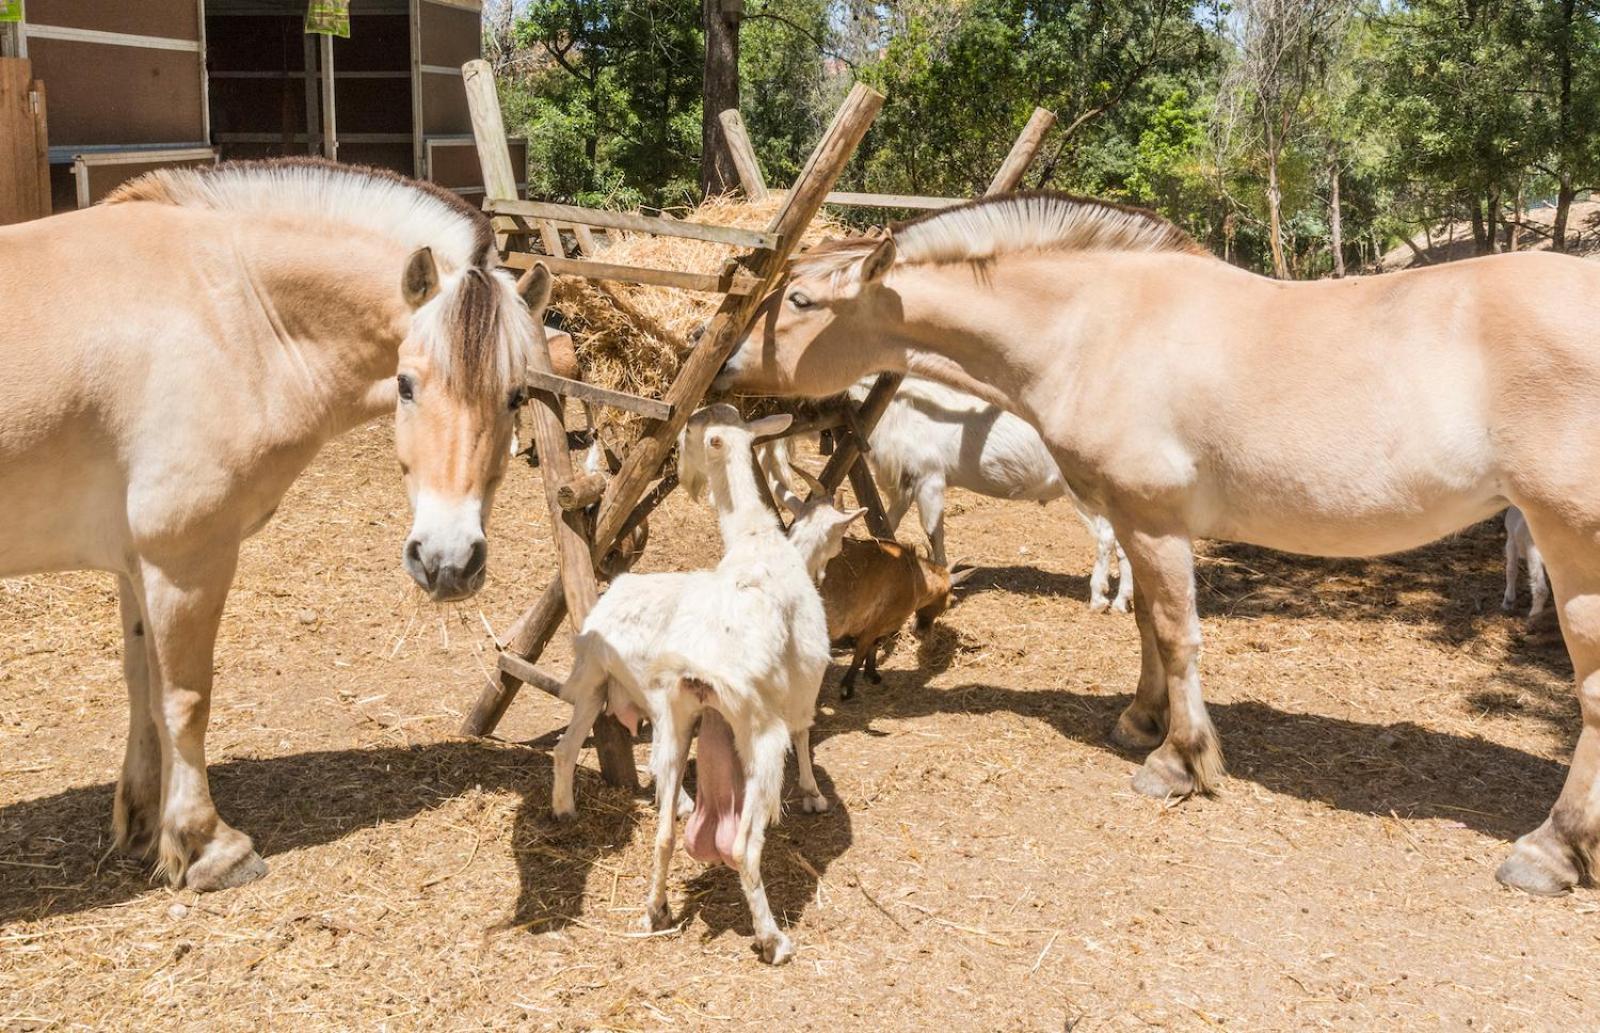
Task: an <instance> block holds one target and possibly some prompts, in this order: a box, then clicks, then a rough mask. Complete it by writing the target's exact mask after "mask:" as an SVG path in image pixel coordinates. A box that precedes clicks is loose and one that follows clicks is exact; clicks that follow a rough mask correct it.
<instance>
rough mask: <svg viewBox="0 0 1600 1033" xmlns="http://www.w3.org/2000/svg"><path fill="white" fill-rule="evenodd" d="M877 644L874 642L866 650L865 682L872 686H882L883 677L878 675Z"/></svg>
mask: <svg viewBox="0 0 1600 1033" xmlns="http://www.w3.org/2000/svg"><path fill="white" fill-rule="evenodd" d="M879 644H880V643H878V642H874V643H873V644H872V646H871V648H869V649H868V650H867V680H868V681H870V682H871V683H872V684H874V685H882V684H883V675H881V674H879V673H878V646H879Z"/></svg>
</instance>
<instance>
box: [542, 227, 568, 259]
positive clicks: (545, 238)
mask: <svg viewBox="0 0 1600 1033" xmlns="http://www.w3.org/2000/svg"><path fill="white" fill-rule="evenodd" d="M539 243H541V244H543V245H544V252H545V254H546V255H548V256H550V257H551V258H565V257H567V251H566V248H564V247H562V246H561V231H560V230H558V229H556V224H555V223H553V222H551V221H550V220H549V219H540V220H539Z"/></svg>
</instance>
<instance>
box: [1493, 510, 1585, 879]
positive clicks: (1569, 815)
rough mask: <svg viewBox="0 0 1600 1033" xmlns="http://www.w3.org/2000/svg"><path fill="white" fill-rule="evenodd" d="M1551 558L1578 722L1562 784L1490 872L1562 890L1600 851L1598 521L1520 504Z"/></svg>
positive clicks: (1542, 546) (1580, 875)
mask: <svg viewBox="0 0 1600 1033" xmlns="http://www.w3.org/2000/svg"><path fill="white" fill-rule="evenodd" d="M1522 509H1523V513H1524V514H1525V515H1526V516H1527V518H1528V523H1529V526H1530V527H1531V528H1532V529H1533V530H1534V532H1535V533H1536V535H1537V538H1538V541H1539V543H1540V546H1541V548H1542V549H1543V551H1544V556H1545V558H1546V559H1547V560H1548V561H1549V571H1550V581H1551V584H1552V587H1553V588H1554V589H1555V602H1556V616H1557V617H1558V618H1559V619H1560V621H1561V633H1562V637H1563V638H1564V639H1565V640H1566V644H1567V653H1568V654H1569V655H1570V656H1571V658H1572V669H1573V674H1574V677H1575V680H1576V682H1577V689H1578V709H1579V711H1580V713H1581V715H1582V720H1583V727H1582V731H1581V732H1580V733H1579V734H1578V744H1577V747H1576V748H1575V749H1574V750H1573V752H1572V764H1571V766H1570V767H1569V768H1568V769H1567V780H1566V783H1565V784H1564V785H1563V786H1562V787H1561V795H1560V796H1559V797H1557V799H1556V802H1555V806H1554V807H1552V808H1551V809H1550V816H1549V817H1548V818H1546V819H1545V821H1544V824H1542V825H1540V826H1539V827H1538V828H1537V829H1535V830H1534V831H1532V832H1530V833H1528V834H1527V835H1525V836H1523V837H1522V838H1521V839H1519V840H1517V843H1516V846H1515V848H1513V850H1512V851H1511V855H1510V856H1509V857H1507V858H1506V860H1505V863H1503V864H1502V865H1501V866H1500V869H1499V871H1497V872H1495V878H1497V879H1499V880H1500V881H1501V882H1503V883H1505V884H1506V885H1508V886H1514V887H1516V888H1517V889H1520V890H1525V891H1527V892H1529V893H1535V894H1540V895H1553V894H1558V893H1564V892H1566V891H1567V890H1569V889H1571V888H1572V887H1573V886H1574V885H1576V884H1577V882H1578V880H1579V879H1581V878H1582V877H1583V874H1584V872H1585V870H1591V871H1592V866H1593V865H1594V863H1595V858H1596V856H1600V559H1597V558H1596V553H1595V542H1596V540H1600V521H1597V522H1596V523H1595V524H1591V525H1590V526H1588V527H1582V528H1574V527H1572V526H1571V525H1570V524H1569V523H1567V520H1569V519H1570V516H1569V514H1570V512H1571V510H1570V509H1566V508H1563V509H1559V510H1558V509H1556V508H1554V507H1551V508H1549V509H1546V508H1543V507H1530V506H1523V507H1522Z"/></svg>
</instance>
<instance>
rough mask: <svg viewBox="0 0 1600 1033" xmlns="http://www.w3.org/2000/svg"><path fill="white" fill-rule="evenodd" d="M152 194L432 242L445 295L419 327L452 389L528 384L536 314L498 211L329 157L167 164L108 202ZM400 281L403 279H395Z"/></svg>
mask: <svg viewBox="0 0 1600 1033" xmlns="http://www.w3.org/2000/svg"><path fill="white" fill-rule="evenodd" d="M132 201H149V202H154V203H157V204H169V205H176V206H178V207H184V208H206V209H211V210H214V211H228V212H239V213H241V214H246V215H250V214H254V215H261V214H303V215H308V216H312V217H314V218H316V219H317V220H318V222H319V225H321V226H322V228H323V230H324V232H328V233H330V234H331V233H333V232H335V230H334V229H333V228H332V227H331V226H329V225H328V224H330V223H337V224H343V225H346V226H352V227H359V228H362V229H366V230H370V231H372V232H374V233H379V234H382V235H383V236H386V237H389V238H390V239H393V240H395V241H397V242H398V243H400V244H402V245H404V246H406V247H409V248H423V247H427V248H431V249H433V253H434V256H435V258H436V259H437V260H438V262H439V267H440V270H439V271H440V273H441V276H442V277H443V282H442V284H441V286H442V288H443V290H442V293H441V295H440V296H439V297H438V298H437V299H436V300H435V301H434V302H433V303H431V304H429V305H426V306H424V307H423V308H422V309H420V310H419V311H418V313H417V320H416V322H415V323H414V325H413V332H414V333H415V334H417V336H418V337H419V338H420V339H421V340H422V342H423V344H424V346H425V347H427V348H428V350H429V352H430V354H431V355H432V357H433V361H434V362H435V363H436V364H437V365H438V366H439V367H440V368H441V369H442V370H443V372H444V374H445V378H446V381H447V383H448V384H449V386H450V388H451V390H454V391H458V392H460V393H462V394H463V395H467V394H476V393H485V392H487V393H493V394H495V395H499V394H502V393H504V391H506V390H507V389H509V388H510V387H512V386H514V385H520V384H521V382H522V379H523V376H524V371H525V370H526V368H527V362H528V356H529V355H530V354H531V349H532V347H533V321H532V319H530V318H529V317H528V312H527V308H526V307H525V306H524V305H523V304H522V301H521V299H520V298H518V297H517V295H516V292H515V290H514V289H513V287H512V281H511V277H510V274H509V273H507V272H506V271H505V270H504V269H500V268H497V266H498V265H499V253H498V251H497V250H496V248H495V239H494V231H493V229H492V228H491V226H490V223H489V220H488V218H487V217H486V216H485V215H484V214H483V213H482V212H480V211H478V210H477V209H476V208H473V207H472V206H471V205H470V204H468V203H466V202H465V201H463V200H462V199H461V198H460V196H458V195H457V194H455V193H452V192H451V191H449V190H446V189H444V188H443V187H440V186H438V185H436V184H433V183H426V182H422V181H420V180H415V179H408V178H407V177H405V176H401V175H399V174H397V173H394V172H389V171H387V170H384V169H374V168H368V167H365V166H356V165H339V164H335V163H333V162H330V161H325V160H323V159H321V158H280V159H273V160H268V161H235V162H225V163H223V164H221V165H214V166H194V167H189V168H169V169H158V170H156V171H154V172H148V173H145V174H144V175H142V176H140V177H138V178H137V179H134V180H130V181H129V182H127V183H125V184H123V185H122V186H121V187H119V188H117V189H116V190H115V191H113V192H112V194H111V195H110V196H109V197H107V198H106V199H105V201H103V202H102V203H103V204H125V203H128V202H132ZM395 286H396V289H397V290H398V288H399V283H398V281H397V282H396V284H395Z"/></svg>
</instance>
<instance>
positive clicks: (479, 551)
mask: <svg viewBox="0 0 1600 1033" xmlns="http://www.w3.org/2000/svg"><path fill="white" fill-rule="evenodd" d="M488 562H489V543H488V542H486V541H484V540H483V539H482V538H479V539H478V540H477V541H475V542H473V543H472V552H471V553H469V554H468V555H467V563H466V566H464V567H462V568H461V576H462V577H463V578H468V579H470V578H475V577H477V576H478V575H479V574H481V573H483V568H484V566H485V564H487V563H488Z"/></svg>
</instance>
